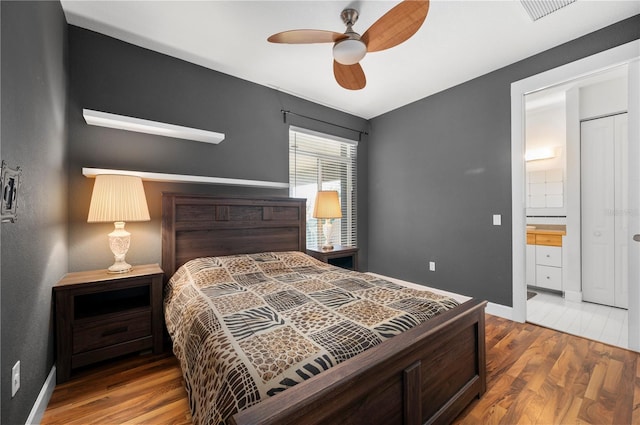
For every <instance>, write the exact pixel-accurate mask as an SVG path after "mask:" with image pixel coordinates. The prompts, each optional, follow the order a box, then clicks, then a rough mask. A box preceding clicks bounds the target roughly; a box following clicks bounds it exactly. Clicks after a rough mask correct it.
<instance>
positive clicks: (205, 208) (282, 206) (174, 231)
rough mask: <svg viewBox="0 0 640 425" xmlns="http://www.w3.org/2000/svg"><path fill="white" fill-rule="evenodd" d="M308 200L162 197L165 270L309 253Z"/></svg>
mask: <svg viewBox="0 0 640 425" xmlns="http://www.w3.org/2000/svg"><path fill="white" fill-rule="evenodd" d="M305 216H306V199H294V198H241V197H224V198H223V197H215V196H210V195H189V194H180V193H163V194H162V269H163V270H164V273H165V278H166V279H169V278H171V276H173V274H174V273H175V271H176V270H177V269H178V267H180V266H181V265H183V264H184V263H186V262H187V261H189V260H191V259H193V258H198V257H211V256H220V255H233V254H252V253H256V252H265V251H303V252H304V251H305V249H306V219H305Z"/></svg>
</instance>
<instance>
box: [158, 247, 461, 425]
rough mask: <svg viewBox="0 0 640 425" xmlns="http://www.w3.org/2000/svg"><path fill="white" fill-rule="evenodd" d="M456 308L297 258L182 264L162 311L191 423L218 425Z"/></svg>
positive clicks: (426, 294)
mask: <svg viewBox="0 0 640 425" xmlns="http://www.w3.org/2000/svg"><path fill="white" fill-rule="evenodd" d="M457 305H459V302H458V301H456V300H455V299H454V298H452V297H450V296H447V295H442V294H436V293H434V292H432V291H427V290H422V289H417V288H408V287H405V286H402V285H399V284H397V283H394V282H391V281H389V280H385V279H382V278H380V277H379V276H375V275H370V274H365V273H358V272H354V271H349V270H345V269H341V268H337V267H334V266H331V265H329V264H325V263H322V262H320V261H318V260H316V259H314V258H312V257H309V256H307V255H306V254H303V253H301V252H266V253H259V254H250V255H234V256H225V257H207V258H199V259H195V260H191V261H189V262H188V263H186V264H185V265H183V266H181V267H180V268H179V269H178V270H177V272H176V273H175V275H174V276H173V277H172V278H171V279H170V281H169V283H168V285H167V288H166V293H165V305H164V307H165V320H166V324H167V329H168V331H169V334H170V336H171V339H172V341H173V350H174V353H175V355H176V357H177V358H178V360H179V362H180V365H181V367H182V372H183V376H184V378H185V383H186V388H187V392H188V395H189V402H190V408H191V413H192V418H193V422H194V423H195V424H205V423H207V424H224V423H226V420H227V419H228V418H229V417H230V416H231V415H233V414H234V413H236V412H237V411H239V410H242V409H245V408H247V407H249V406H252V405H254V404H256V403H259V402H260V400H262V399H265V398H267V397H271V396H273V395H275V394H277V393H279V392H281V391H284V390H286V389H288V388H290V387H292V386H295V385H296V384H298V383H300V382H302V381H304V380H306V379H309V378H312V377H313V376H315V375H317V374H319V373H321V372H322V371H324V370H326V369H328V368H330V367H332V366H334V365H336V364H338V363H340V362H343V361H345V360H347V359H349V358H351V357H353V356H356V355H357V354H359V353H361V352H363V351H365V350H367V349H368V348H371V347H373V346H376V345H378V344H380V343H382V342H383V341H385V340H387V339H389V338H391V337H393V336H394V335H397V334H399V333H401V332H403V331H406V330H408V329H411V328H413V327H415V326H417V325H418V324H420V323H422V322H424V321H426V320H428V319H430V318H432V317H434V316H436V315H438V314H440V313H442V312H443V311H446V310H448V309H451V308H454V307H455V306H457Z"/></svg>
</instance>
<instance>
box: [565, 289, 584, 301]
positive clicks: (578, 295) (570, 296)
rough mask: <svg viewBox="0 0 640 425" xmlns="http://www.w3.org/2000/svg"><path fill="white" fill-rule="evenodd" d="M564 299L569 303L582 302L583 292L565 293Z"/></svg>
mask: <svg viewBox="0 0 640 425" xmlns="http://www.w3.org/2000/svg"><path fill="white" fill-rule="evenodd" d="M564 299H565V300H567V301H573V302H576V303H581V302H582V292H581V291H564Z"/></svg>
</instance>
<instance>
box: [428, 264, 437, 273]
mask: <svg viewBox="0 0 640 425" xmlns="http://www.w3.org/2000/svg"><path fill="white" fill-rule="evenodd" d="M429 271H430V272H435V271H436V262H435V261H429Z"/></svg>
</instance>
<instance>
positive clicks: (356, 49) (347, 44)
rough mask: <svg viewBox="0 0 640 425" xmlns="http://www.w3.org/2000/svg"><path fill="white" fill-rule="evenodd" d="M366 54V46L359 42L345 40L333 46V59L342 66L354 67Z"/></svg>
mask: <svg viewBox="0 0 640 425" xmlns="http://www.w3.org/2000/svg"><path fill="white" fill-rule="evenodd" d="M366 54H367V46H366V45H365V44H364V43H363V42H362V41H360V40H355V39H346V40H342V41H339V42H337V43H336V44H334V45H333V58H334V59H335V60H336V62H338V63H341V64H342V65H354V64H356V63H358V62H360V61H361V60H362V58H364V55H366Z"/></svg>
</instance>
